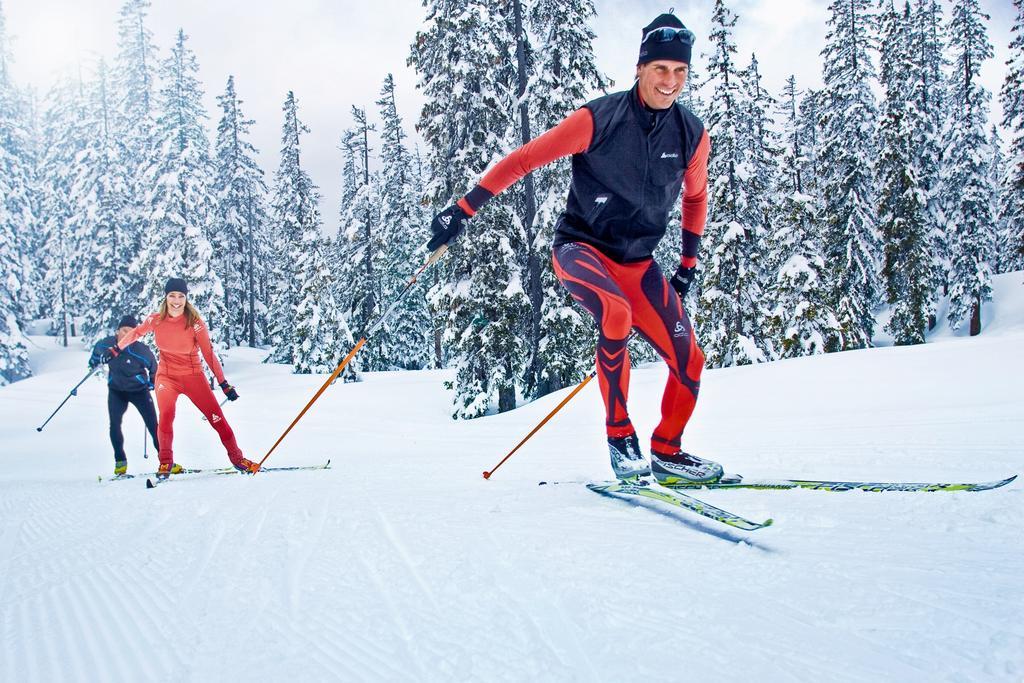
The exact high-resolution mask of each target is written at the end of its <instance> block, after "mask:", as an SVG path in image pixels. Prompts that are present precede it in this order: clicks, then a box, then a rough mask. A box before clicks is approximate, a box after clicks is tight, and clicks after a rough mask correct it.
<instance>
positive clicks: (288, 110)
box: [269, 91, 358, 380]
mask: <svg viewBox="0 0 1024 683" xmlns="http://www.w3.org/2000/svg"><path fill="white" fill-rule="evenodd" d="M282 110H283V111H284V124H283V125H282V128H281V164H280V166H279V167H278V169H277V172H276V173H275V174H274V192H273V222H274V226H275V230H274V243H273V247H274V250H275V252H276V258H275V259H274V264H273V273H274V277H273V282H274V287H273V290H272V291H273V299H272V305H271V310H272V312H273V315H272V316H271V318H270V321H271V339H272V343H273V344H274V352H273V354H271V356H270V358H269V360H273V361H276V362H280V363H291V364H294V366H295V369H294V371H295V372H296V373H300V372H319V371H321V370H320V369H321V368H324V367H326V366H327V365H329V366H330V367H329V368H327V371H333V370H334V368H335V367H336V365H337V363H338V362H340V360H341V358H340V356H341V355H343V353H344V351H343V350H341V349H339V347H338V344H342V345H344V342H345V341H346V339H349V340H350V339H351V337H350V336H349V333H348V329H349V328H348V325H347V324H346V322H345V318H344V315H343V314H342V312H341V310H340V309H339V306H338V305H337V303H336V301H335V300H334V298H333V296H332V293H333V291H332V288H333V283H332V282H331V281H330V275H329V272H328V270H327V269H326V268H325V264H326V253H325V252H326V248H327V247H326V246H325V245H324V244H323V237H322V224H321V220H320V209H319V204H320V191H319V190H318V189H317V187H316V185H314V184H313V181H312V180H311V179H310V177H309V174H307V173H306V172H305V171H304V170H303V169H302V164H301V144H300V142H301V141H300V138H301V136H302V134H303V133H308V132H309V129H308V128H307V127H306V125H305V124H304V123H302V121H301V120H300V119H299V110H298V102H297V101H296V99H295V93H293V92H291V91H289V92H288V95H287V97H286V98H285V102H284V106H283V107H282ZM307 252H308V253H307ZM328 328H330V329H328ZM329 354H334V355H333V358H331V359H330V360H327V355H329ZM357 362H358V359H356V360H355V361H353V362H352V363H350V364H349V365H348V367H347V368H346V369H345V375H344V379H346V380H349V379H353V378H354V377H355V367H356V363H357Z"/></svg>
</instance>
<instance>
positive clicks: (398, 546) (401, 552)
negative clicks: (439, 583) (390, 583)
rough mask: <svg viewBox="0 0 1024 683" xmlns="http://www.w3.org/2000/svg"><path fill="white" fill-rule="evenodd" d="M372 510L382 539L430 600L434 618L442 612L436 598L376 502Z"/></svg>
mask: <svg viewBox="0 0 1024 683" xmlns="http://www.w3.org/2000/svg"><path fill="white" fill-rule="evenodd" d="M373 510H374V512H375V513H376V515H377V519H378V520H379V521H380V526H381V529H382V530H383V531H384V538H386V539H387V541H388V543H389V544H390V545H391V547H392V548H393V549H394V551H395V554H396V555H397V556H398V558H399V559H401V560H402V564H403V565H404V566H405V569H406V573H408V575H409V576H411V577H412V579H413V581H415V582H416V585H417V586H419V588H420V591H421V592H422V593H423V595H424V596H426V598H427V599H428V600H430V604H431V605H432V606H433V608H434V616H435V617H436V616H437V615H438V614H440V613H441V612H442V608H441V605H440V603H439V602H438V601H437V596H436V595H435V594H434V591H433V589H431V588H430V586H429V585H427V583H426V582H425V581H424V580H423V577H422V576H421V575H420V572H419V570H418V569H416V566H415V565H414V564H413V561H412V558H411V557H409V552H408V550H407V549H406V547H405V544H404V543H403V542H402V541H401V540H400V539H399V538H398V535H397V534H396V533H395V529H394V527H393V526H392V524H391V522H390V521H389V520H388V518H387V516H386V515H385V514H384V512H383V511H382V510H381V509H380V505H379V504H378V503H377V502H374V503H373Z"/></svg>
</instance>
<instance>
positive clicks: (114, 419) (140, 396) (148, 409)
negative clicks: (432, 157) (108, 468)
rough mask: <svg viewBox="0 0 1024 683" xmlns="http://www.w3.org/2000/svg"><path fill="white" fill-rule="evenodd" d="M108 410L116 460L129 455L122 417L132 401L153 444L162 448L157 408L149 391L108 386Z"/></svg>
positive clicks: (111, 441) (157, 447)
mask: <svg viewBox="0 0 1024 683" xmlns="http://www.w3.org/2000/svg"><path fill="white" fill-rule="evenodd" d="M107 390H108V393H107V412H108V413H110V444H111V445H112V446H113V447H114V461H115V462H124V461H127V460H128V457H127V456H126V455H125V453H124V434H122V433H121V418H123V417H124V413H125V411H126V410H128V404H129V403H131V404H132V405H133V406H135V409H136V410H138V411H139V415H141V416H142V421H143V422H145V423H146V431H148V432H149V434H150V436H152V437H153V446H155V447H156V450H157V451H159V450H160V442H159V440H158V439H157V436H156V408H155V407H154V406H153V397H152V396H151V395H150V393H149V391H148V390H146V389H143V390H142V391H120V390H119V389H114V388H113V387H107Z"/></svg>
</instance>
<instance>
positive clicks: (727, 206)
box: [696, 0, 766, 367]
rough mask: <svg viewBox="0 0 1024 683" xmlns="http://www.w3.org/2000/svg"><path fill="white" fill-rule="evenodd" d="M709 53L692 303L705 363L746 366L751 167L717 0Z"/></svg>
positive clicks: (753, 282) (749, 359) (758, 354)
mask: <svg viewBox="0 0 1024 683" xmlns="http://www.w3.org/2000/svg"><path fill="white" fill-rule="evenodd" d="M711 25H712V27H711V50H712V53H711V55H710V57H709V58H708V60H707V63H708V67H707V73H708V76H707V79H706V80H705V81H704V83H703V84H702V87H703V89H704V91H705V92H706V93H707V95H706V96H705V98H704V102H705V105H706V107H707V110H706V116H705V119H704V125H705V126H706V127H707V131H708V134H709V135H710V136H711V139H712V140H714V144H713V145H712V148H711V156H710V157H709V159H708V186H709V192H708V194H709V200H708V204H709V214H708V224H707V228H706V229H705V231H704V237H703V239H702V240H701V252H702V256H701V258H700V263H701V264H702V270H703V274H702V275H703V276H702V279H701V296H700V303H699V306H698V308H697V314H696V319H697V329H698V330H700V334H701V338H702V342H703V347H704V353H705V356H706V363H707V365H708V367H722V366H729V365H748V364H750V363H756V362H761V361H764V360H766V358H765V356H764V353H763V351H762V349H761V347H760V345H759V344H758V343H757V341H756V340H755V339H754V337H753V334H756V330H754V329H753V325H752V317H751V316H752V313H753V312H754V311H756V310H757V306H758V305H759V304H760V302H756V303H755V302H754V301H753V299H754V298H755V297H759V296H760V292H759V291H758V285H759V284H760V283H759V282H758V281H757V276H756V273H755V272H754V270H753V268H752V267H751V262H750V251H751V247H752V244H751V242H752V240H753V239H754V231H755V230H756V229H757V227H758V225H752V224H751V223H750V220H751V218H750V217H751V211H750V208H749V205H748V198H749V197H751V195H752V194H753V193H752V191H751V189H750V187H749V178H750V167H749V165H748V159H747V158H746V150H747V149H748V145H747V142H746V140H745V139H744V134H745V132H746V130H745V124H744V114H745V111H746V110H747V106H748V105H747V101H746V93H745V91H744V88H743V82H742V79H741V76H740V71H739V69H738V68H737V65H736V61H735V60H736V44H735V42H734V40H733V35H732V32H733V27H734V26H735V25H736V15H735V13H733V12H732V10H730V9H728V8H727V7H726V6H725V3H724V2H723V1H722V0H716V1H715V8H714V12H713V14H712V19H711Z"/></svg>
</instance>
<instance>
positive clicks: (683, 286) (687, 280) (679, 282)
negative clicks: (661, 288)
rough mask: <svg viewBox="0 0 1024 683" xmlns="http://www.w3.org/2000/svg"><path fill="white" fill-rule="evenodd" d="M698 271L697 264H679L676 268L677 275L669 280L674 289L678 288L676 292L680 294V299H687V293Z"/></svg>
mask: <svg viewBox="0 0 1024 683" xmlns="http://www.w3.org/2000/svg"><path fill="white" fill-rule="evenodd" d="M696 272H697V266H690V267H689V268H686V267H684V266H683V265H682V264H679V267H678V268H676V273H675V275H673V276H672V279H671V280H669V283H670V284H671V285H672V289H674V290H676V294H678V295H679V300H680V301H684V300H685V299H686V293H687V292H689V291H690V285H691V284H692V283H693V277H694V275H695V274H696Z"/></svg>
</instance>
